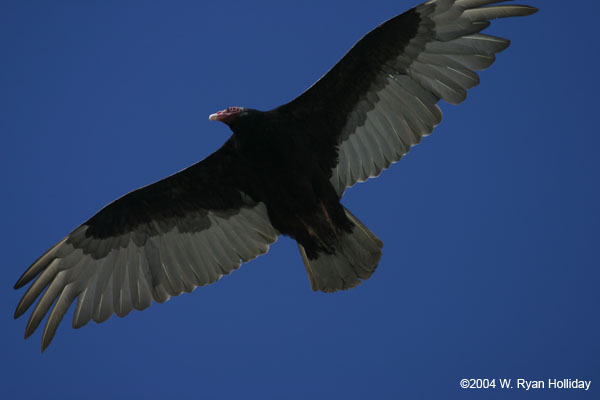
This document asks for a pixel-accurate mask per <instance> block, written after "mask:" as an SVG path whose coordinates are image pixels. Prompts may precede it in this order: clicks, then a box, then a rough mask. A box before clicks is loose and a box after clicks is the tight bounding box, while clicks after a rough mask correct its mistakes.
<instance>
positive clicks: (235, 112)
mask: <svg viewBox="0 0 600 400" xmlns="http://www.w3.org/2000/svg"><path fill="white" fill-rule="evenodd" d="M244 112H246V109H245V108H244V107H229V108H226V109H225V110H222V111H219V112H217V113H216V114H210V116H209V117H208V119H210V120H211V121H221V122H224V123H226V124H228V125H229V124H230V123H231V122H232V121H233V120H235V119H236V118H237V117H239V116H240V115H241V114H243V113H244Z"/></svg>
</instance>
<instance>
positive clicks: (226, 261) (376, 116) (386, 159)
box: [15, 0, 536, 349]
mask: <svg viewBox="0 0 600 400" xmlns="http://www.w3.org/2000/svg"><path fill="white" fill-rule="evenodd" d="M503 2H504V0H431V1H428V2H426V3H424V4H421V5H419V6H417V7H415V8H413V9H411V10H409V11H407V12H405V13H404V14H400V15H398V16H396V17H394V18H392V19H390V20H389V21H387V22H385V23H383V24H381V25H380V26H379V27H377V28H376V29H374V30H373V31H371V32H370V33H368V34H367V35H366V36H364V37H363V38H362V39H361V40H360V41H359V42H358V43H357V44H356V45H355V46H354V47H353V48H352V49H351V50H350V51H349V52H348V53H347V54H346V55H345V56H344V57H343V58H342V59H341V60H340V61H339V62H338V63H337V64H336V65H335V66H334V67H333V68H332V69H331V70H330V71H329V72H328V73H327V74H325V75H324V76H323V77H322V78H321V79H320V80H319V81H318V82H317V83H315V84H314V85H313V86H311V87H310V88H309V89H308V90H307V91H305V92H304V93H302V94H301V95H300V96H299V97H297V98H296V99H294V100H292V101H291V102H289V103H287V104H284V105H282V106H280V107H278V108H275V109H274V110H271V111H266V112H263V111H258V110H252V109H246V108H242V107H230V108H228V109H226V110H223V111H220V112H218V113H216V114H212V115H211V116H210V119H211V120H218V121H221V122H224V123H226V124H227V125H229V127H230V128H231V130H232V131H233V135H232V136H231V137H230V138H229V140H227V141H226V143H225V144H224V145H223V146H222V147H221V148H220V149H219V150H217V151H216V152H215V153H213V154H212V155H210V156H209V157H207V158H205V159H204V160H202V161H200V162H198V163H197V164H194V165H192V166H191V167H189V168H187V169H185V170H183V171H181V172H179V173H177V174H174V175H172V176H170V177H168V178H165V179H163V180H161V181H159V182H156V183H154V184H152V185H149V186H146V187H143V188H141V189H138V190H135V191H133V192H131V193H129V194H127V195H125V196H123V197H121V198H120V199H118V200H116V201H114V202H113V203H111V204H109V205H108V206H106V207H105V208H103V209H102V210H100V211H99V212H98V213H97V214H96V215H94V216H93V217H91V218H90V219H89V220H87V221H86V222H84V223H83V224H82V225H81V226H79V227H77V228H76V229H75V230H74V231H73V232H71V233H70V234H69V235H67V236H66V237H65V238H64V239H62V240H61V241H60V242H58V243H57V244H56V245H55V246H53V247H52V248H51V249H50V250H48V251H47V252H46V253H45V254H44V255H42V257H40V258H39V259H38V260H37V261H36V262H34V263H33V264H32V265H31V266H30V267H29V269H27V271H25V273H24V274H23V275H22V276H21V278H20V279H19V280H18V281H17V283H16V285H15V288H20V287H22V286H24V285H26V284H28V283H29V282H32V281H33V283H32V284H31V285H30V286H29V288H28V289H27V291H26V293H25V294H24V296H23V298H22V299H21V301H20V303H19V305H18V306H17V309H16V311H15V317H19V316H20V315H22V314H23V313H25V311H26V310H27V309H28V308H29V307H31V306H32V305H33V303H34V302H35V300H36V299H38V298H39V301H38V302H37V304H36V305H35V307H34V309H33V312H32V313H31V316H30V318H29V322H28V324H27V328H26V330H25V336H26V337H27V336H29V335H31V334H32V333H33V332H34V331H35V330H36V329H37V327H38V326H39V324H40V322H41V321H42V319H43V318H44V316H45V315H46V314H47V313H49V317H48V322H47V323H46V326H45V328H44V333H43V337H42V349H44V348H45V347H47V346H48V345H49V343H50V341H51V340H52V338H53V336H54V334H55V331H56V328H57V327H58V324H59V323H60V321H61V319H62V318H63V316H64V315H65V313H66V312H67V310H68V308H69V307H70V306H71V304H72V303H73V302H74V301H75V300H77V305H76V307H75V312H74V316H73V327H75V328H79V327H81V326H83V325H85V324H86V323H88V322H89V321H90V320H94V321H96V322H102V321H105V320H106V319H107V318H109V317H110V316H111V315H113V314H117V315H118V316H125V315H127V314H128V313H129V312H130V311H131V310H133V309H138V310H142V309H144V308H147V307H148V306H150V305H151V304H152V301H157V302H164V301H166V300H167V299H169V297H170V296H177V295H179V294H181V293H183V292H191V291H192V290H193V289H194V288H195V287H197V286H202V285H205V284H209V283H212V282H215V281H216V280H217V279H218V278H219V277H221V276H223V275H226V274H229V273H230V272H231V271H233V270H234V269H236V268H238V267H239V266H240V265H241V263H242V262H246V261H249V260H251V259H253V258H255V257H257V256H258V255H260V254H263V253H265V252H267V250H268V246H269V245H270V244H272V243H273V242H274V241H275V240H276V239H277V237H278V235H280V234H283V235H286V236H289V237H291V238H293V239H295V240H296V241H297V242H298V246H299V249H300V253H301V255H302V258H303V261H304V265H305V268H306V271H307V274H308V277H309V281H310V284H311V287H312V288H313V290H321V291H325V292H330V291H337V290H343V289H348V288H351V287H354V286H356V285H357V284H359V283H360V282H361V281H362V280H364V279H367V278H369V277H370V276H371V274H372V273H373V272H374V270H375V268H376V267H377V265H378V262H379V259H380V257H381V248H382V245H383V243H382V242H381V241H380V240H379V239H378V238H377V237H376V236H375V235H374V234H373V233H372V232H371V231H370V230H369V229H368V228H367V227H366V226H365V225H363V224H362V223H361V222H360V221H359V220H358V219H357V218H356V217H355V216H354V215H352V213H350V211H348V210H347V209H346V208H344V207H343V206H342V204H341V203H340V199H341V198H342V196H343V194H344V192H345V190H346V188H348V187H350V186H353V185H354V184H356V183H357V182H362V181H364V180H366V179H368V178H370V177H375V176H378V175H379V174H380V173H381V171H382V170H384V169H386V168H388V167H389V166H390V165H391V164H392V163H394V162H396V161H398V160H400V158H401V157H402V156H403V155H404V154H406V153H407V152H408V151H409V150H410V148H411V147H412V146H414V145H415V144H417V143H419V142H420V141H421V139H422V137H423V136H426V135H428V134H430V133H431V132H432V131H433V129H434V127H435V126H436V125H437V124H439V123H440V121H441V118H442V115H441V111H440V110H439V108H438V106H437V103H438V102H439V101H440V100H445V101H446V102H448V103H451V104H458V103H460V102H462V101H463V100H464V99H465V98H466V95H467V90H468V89H470V88H472V87H474V86H476V85H477V84H478V83H479V76H478V75H477V74H476V73H475V72H474V71H477V70H483V69H485V68H487V67H489V66H490V65H491V64H492V63H493V62H494V60H495V54H496V53H498V52H501V51H503V50H504V49H506V48H507V47H508V45H509V41H508V40H506V39H503V38H499V37H496V36H489V35H485V34H481V33H480V32H481V31H482V30H483V29H485V28H486V27H487V26H488V25H489V24H490V22H489V21H490V20H492V19H495V18H504V17H513V16H525V15H530V14H532V13H534V12H535V11H536V9H535V8H533V7H528V6H519V5H506V4H500V5H496V3H503Z"/></svg>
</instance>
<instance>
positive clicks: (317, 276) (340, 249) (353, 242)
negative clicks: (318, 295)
mask: <svg viewBox="0 0 600 400" xmlns="http://www.w3.org/2000/svg"><path fill="white" fill-rule="evenodd" d="M344 211H345V212H346V216H347V217H348V219H350V221H352V223H353V224H354V228H353V230H352V232H351V233H346V234H344V235H342V236H341V237H340V238H339V239H338V241H337V243H335V244H334V249H335V252H334V253H333V254H326V253H318V255H317V258H314V259H310V258H308V256H307V255H306V252H305V251H304V247H302V245H301V244H300V243H298V248H299V250H300V254H301V255H302V260H303V261H304V266H305V267H306V272H307V274H308V279H309V280H310V286H311V287H312V289H313V290H315V291H316V290H321V291H323V292H336V291H338V290H346V289H350V288H352V287H354V286H356V285H358V284H359V283H361V282H362V280H364V279H369V277H370V276H371V275H372V274H373V272H375V268H377V264H378V263H379V259H380V258H381V248H382V247H383V242H382V241H381V240H379V238H378V237H377V236H375V234H374V233H373V232H371V231H370V230H369V229H368V228H367V227H366V226H364V225H363V224H362V222H360V221H359V220H358V219H357V218H356V217H355V216H354V215H352V213H351V212H350V211H348V210H347V209H345V208H344Z"/></svg>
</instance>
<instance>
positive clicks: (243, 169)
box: [226, 110, 352, 257]
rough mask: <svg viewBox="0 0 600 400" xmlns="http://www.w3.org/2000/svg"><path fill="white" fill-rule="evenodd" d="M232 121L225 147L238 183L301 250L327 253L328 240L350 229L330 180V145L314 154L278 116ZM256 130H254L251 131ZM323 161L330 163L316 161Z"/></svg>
mask: <svg viewBox="0 0 600 400" xmlns="http://www.w3.org/2000/svg"><path fill="white" fill-rule="evenodd" d="M248 114H249V115H248V116H247V117H246V118H245V119H244V120H240V121H239V124H234V125H232V130H233V132H234V134H233V136H232V138H231V139H230V141H229V142H227V144H226V146H231V147H232V148H233V149H235V151H236V154H237V157H238V160H237V162H238V163H239V167H238V168H239V169H238V172H236V173H235V175H236V176H237V177H241V178H242V179H241V181H240V182H239V187H241V188H242V189H243V191H244V192H245V193H247V194H248V195H250V196H251V197H252V198H253V199H255V200H257V201H261V202H264V203H265V205H266V208H267V212H268V215H269V219H270V221H271V223H272V224H273V227H274V228H275V229H277V230H278V231H279V232H280V233H282V234H284V235H288V236H290V237H292V238H294V239H295V240H297V241H298V242H299V243H300V244H301V245H302V246H303V247H304V248H305V250H306V252H307V254H309V256H311V257H315V256H316V253H317V251H326V252H331V251H332V248H331V246H332V242H333V241H334V240H335V238H336V237H338V236H339V235H341V234H342V232H348V231H351V229H352V223H351V222H350V220H349V219H348V218H347V217H346V215H345V214H344V210H343V207H342V205H341V204H340V197H339V196H338V194H337V193H336V191H335V189H334V188H333V186H332V184H331V182H330V178H331V170H332V165H333V164H334V163H333V161H335V159H336V158H335V157H336V156H335V144H334V143H330V145H329V147H330V149H329V152H330V156H329V157H320V155H319V154H318V153H317V152H315V151H314V148H313V146H312V144H311V142H310V140H308V139H307V137H306V135H305V134H304V133H303V131H302V130H301V129H298V130H290V129H289V126H288V127H287V129H286V126H285V124H284V123H281V121H280V119H279V118H278V116H279V115H278V114H276V113H269V112H266V113H265V112H260V111H256V110H248ZM257 128H258V129H257ZM319 159H327V160H331V161H332V162H331V163H330V165H321V164H320V163H319Z"/></svg>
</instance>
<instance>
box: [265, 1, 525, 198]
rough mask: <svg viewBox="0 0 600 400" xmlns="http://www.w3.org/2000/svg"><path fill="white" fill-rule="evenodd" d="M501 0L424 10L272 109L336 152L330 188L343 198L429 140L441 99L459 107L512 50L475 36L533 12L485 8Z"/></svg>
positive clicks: (390, 26) (368, 40) (436, 4)
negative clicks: (503, 54) (504, 20)
mask: <svg viewBox="0 0 600 400" xmlns="http://www.w3.org/2000/svg"><path fill="white" fill-rule="evenodd" d="M503 1H505V0H431V1H428V2H426V3H424V4H421V5H419V6H417V7H415V8H413V9H412V10H410V11H407V12H406V13H404V14H401V15H398V16H396V17H394V18H392V19H390V20H388V21H387V22H385V23H383V24H382V25H380V26H379V27H377V28H376V29H374V30H373V31H371V32H370V33H368V34H367V35H366V36H364V37H363V38H362V39H361V40H360V41H359V42H358V43H356V45H355V46H354V47H353V48H352V49H351V50H350V51H349V52H348V53H347V54H346V55H345V56H344V57H343V58H342V59H341V60H340V61H339V62H338V63H337V64H336V65H335V66H334V67H333V68H332V69H331V70H330V71H329V72H328V73H327V74H326V75H325V76H323V77H322V78H321V79H320V80H319V81H317V82H316V83H315V84H314V85H313V86H312V87H310V88H309V89H308V90H307V91H306V92H304V93H303V94H302V95H300V96H299V97H298V98H296V99H295V100H293V101H292V102H290V103H288V104H286V105H284V106H281V107H279V108H278V109H276V110H273V111H275V112H278V113H280V114H281V115H282V116H284V117H285V118H288V119H289V120H293V121H295V123H297V124H302V127H303V130H304V131H306V132H309V134H310V135H312V139H313V140H314V141H315V143H319V145H320V146H321V145H322V144H323V143H325V142H328V143H330V144H331V145H333V146H336V147H337V162H336V161H335V160H333V161H332V162H330V163H325V164H328V165H332V166H333V167H332V170H331V174H332V175H331V183H332V184H333V185H334V187H335V188H336V190H337V192H338V194H339V195H340V196H341V195H342V194H343V193H344V191H345V189H346V188H347V187H350V186H352V185H354V184H355V183H356V182H360V181H364V180H366V179H368V178H369V177H374V176H377V175H379V174H380V173H381V171H382V170H383V169H385V168H387V167H389V166H390V164H391V163H393V162H396V161H398V160H400V158H401V157H402V156H403V155H404V154H406V153H407V152H408V151H409V150H410V148H411V146H414V145H415V144H417V143H419V142H420V140H421V138H422V137H423V136H426V135H428V134H430V133H431V132H432V131H433V128H434V127H435V126H436V125H437V124H439V123H440V121H441V119H442V114H441V112H440V109H439V108H438V106H437V103H438V101H439V100H440V99H443V100H445V101H447V102H448V103H451V104H458V103H460V102H462V101H463V100H464V99H465V98H466V96H467V89H470V88H472V87H473V86H475V85H477V84H479V76H478V75H477V74H476V73H475V72H474V71H478V70H483V69H486V68H487V67H489V66H490V65H491V64H492V63H493V62H494V60H495V56H494V55H495V54H496V53H498V52H500V51H502V50H504V49H506V48H507V47H508V45H509V44H510V42H509V41H508V40H507V39H503V38H499V37H495V36H489V35H484V34H480V33H479V32H480V31H482V30H483V29H485V28H486V27H488V26H489V24H490V22H489V20H491V19H495V18H504V17H514V16H525V15H530V14H533V13H534V12H536V11H537V9H536V8H534V7H528V6H520V5H506V4H502V5H495V6H489V5H491V4H495V3H500V2H503ZM488 6H489V7H488ZM324 138H329V140H327V139H324ZM322 154H327V153H326V152H323V153H322ZM329 154H331V153H329Z"/></svg>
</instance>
